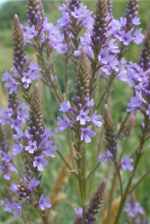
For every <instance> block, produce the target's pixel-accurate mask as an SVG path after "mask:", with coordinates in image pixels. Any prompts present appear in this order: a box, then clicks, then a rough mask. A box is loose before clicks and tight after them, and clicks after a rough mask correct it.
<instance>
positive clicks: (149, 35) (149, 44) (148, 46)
mask: <svg viewBox="0 0 150 224" xmlns="http://www.w3.org/2000/svg"><path fill="white" fill-rule="evenodd" d="M139 64H140V66H141V67H142V68H143V70H144V71H146V70H148V69H150V27H149V28H148V31H147V32H146V35H145V39H144V45H143V49H142V52H141V56H140V61H139Z"/></svg>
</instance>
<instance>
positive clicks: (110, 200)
mask: <svg viewBox="0 0 150 224" xmlns="http://www.w3.org/2000/svg"><path fill="white" fill-rule="evenodd" d="M116 180H117V175H116V172H114V175H113V180H112V184H111V190H110V194H109V199H108V210H107V218H106V223H107V224H109V223H110V218H111V209H112V201H113V193H114V188H115V186H116Z"/></svg>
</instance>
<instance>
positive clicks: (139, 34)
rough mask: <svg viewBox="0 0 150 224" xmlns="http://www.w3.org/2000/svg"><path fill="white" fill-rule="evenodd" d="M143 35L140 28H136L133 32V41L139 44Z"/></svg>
mask: <svg viewBox="0 0 150 224" xmlns="http://www.w3.org/2000/svg"><path fill="white" fill-rule="evenodd" d="M143 39H144V35H143V34H142V32H141V30H136V31H135V32H134V34H133V41H134V42H135V43H136V44H141V43H142V42H143Z"/></svg>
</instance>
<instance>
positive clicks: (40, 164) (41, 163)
mask: <svg viewBox="0 0 150 224" xmlns="http://www.w3.org/2000/svg"><path fill="white" fill-rule="evenodd" d="M47 164H48V161H47V160H46V159H45V157H44V156H43V155H40V156H36V157H35V159H34V161H33V167H34V168H37V170H38V171H40V172H42V171H44V168H45V167H46V166H47Z"/></svg>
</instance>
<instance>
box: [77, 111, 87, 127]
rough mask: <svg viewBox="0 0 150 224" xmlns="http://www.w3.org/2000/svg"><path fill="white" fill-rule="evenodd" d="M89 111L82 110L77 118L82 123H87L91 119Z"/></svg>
mask: <svg viewBox="0 0 150 224" xmlns="http://www.w3.org/2000/svg"><path fill="white" fill-rule="evenodd" d="M88 113H89V112H88V111H84V110H81V111H80V113H79V115H77V117H76V120H77V121H79V123H80V125H86V124H87V123H88V122H89V121H90V117H89V115H88Z"/></svg>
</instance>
